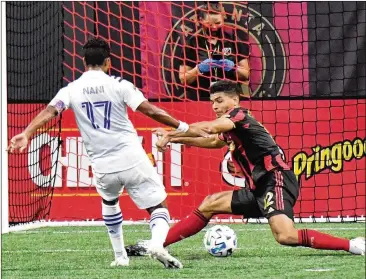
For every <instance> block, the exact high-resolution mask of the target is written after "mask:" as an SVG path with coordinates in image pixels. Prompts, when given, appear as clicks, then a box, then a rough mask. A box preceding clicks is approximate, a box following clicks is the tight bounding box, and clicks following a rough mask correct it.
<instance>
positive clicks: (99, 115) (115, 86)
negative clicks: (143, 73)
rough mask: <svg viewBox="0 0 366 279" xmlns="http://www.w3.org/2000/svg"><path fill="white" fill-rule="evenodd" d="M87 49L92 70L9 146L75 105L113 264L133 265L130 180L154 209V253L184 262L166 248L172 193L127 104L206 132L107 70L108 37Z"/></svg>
mask: <svg viewBox="0 0 366 279" xmlns="http://www.w3.org/2000/svg"><path fill="white" fill-rule="evenodd" d="M83 49H84V51H85V53H84V64H85V66H86V68H87V71H86V72H84V73H83V74H82V76H81V77H80V78H78V79H77V80H75V81H74V82H71V83H69V84H68V85H67V86H66V87H64V88H62V89H60V91H59V92H58V93H57V95H56V96H55V97H54V99H53V100H52V101H51V102H50V103H49V105H48V106H47V108H45V109H44V110H43V111H42V112H40V113H39V114H38V115H37V116H36V117H35V118H34V119H33V121H32V122H31V123H30V124H29V126H28V127H27V128H26V129H25V130H24V131H23V132H22V133H21V134H19V135H16V136H14V137H13V138H12V139H11V143H10V146H9V148H8V150H9V152H13V151H14V150H19V151H20V152H22V151H24V150H25V149H26V147H27V145H28V141H29V139H30V138H31V136H32V135H33V134H34V133H35V132H36V131H37V129H39V128H41V127H42V126H43V125H44V124H46V123H47V122H48V121H49V120H51V119H52V118H54V117H55V116H57V115H58V114H59V113H61V112H62V111H64V110H66V109H68V108H70V109H72V110H73V111H74V114H75V118H76V122H77V125H78V127H79V130H80V133H81V136H82V138H83V142H84V144H85V148H86V151H87V153H88V156H89V158H90V160H91V164H92V168H93V173H94V183H95V186H96V189H97V191H98V193H99V194H100V196H101V197H102V215H103V219H104V222H105V225H106V227H107V229H108V234H109V237H110V240H111V243H112V246H113V250H114V254H115V260H114V261H113V262H112V263H111V266H128V265H129V258H128V257H127V254H126V250H125V249H124V240H123V232H122V220H123V217H122V212H121V209H120V206H119V203H118V201H119V200H118V197H119V194H120V192H121V191H122V190H123V186H124V187H125V188H126V190H127V192H128V194H129V195H130V197H131V198H132V200H133V201H134V203H135V204H136V205H137V206H138V207H139V208H140V209H146V210H147V211H148V212H149V214H150V229H151V243H152V244H151V245H150V247H149V252H150V254H151V255H152V257H153V258H156V259H158V260H159V261H160V262H162V263H163V264H164V265H165V267H167V268H169V267H170V268H182V267H183V266H182V264H181V263H180V262H179V261H178V260H177V259H175V258H174V257H172V256H171V255H170V254H169V253H168V252H167V251H166V250H165V249H164V248H163V243H164V241H165V238H166V236H167V233H168V231H169V219H170V216H169V212H168V209H167V207H166V201H165V200H166V197H167V194H166V192H165V188H164V186H163V184H162V182H161V180H160V178H159V176H158V174H157V173H156V171H155V169H154V167H153V166H152V164H151V162H150V160H149V159H148V156H147V155H146V153H145V151H144V149H143V148H142V145H141V143H140V142H139V139H138V136H137V133H136V130H135V128H134V127H133V125H132V123H131V121H130V120H129V118H128V114H127V106H129V107H130V108H131V109H132V110H133V111H136V110H137V111H140V112H142V113H143V114H145V115H147V116H148V117H150V118H152V119H154V120H156V121H158V122H160V123H163V124H165V125H167V126H170V127H173V128H177V130H181V131H187V130H189V131H191V132H193V133H197V134H201V135H203V136H205V132H203V131H201V130H199V129H197V128H191V127H189V126H188V124H187V123H184V122H181V121H178V120H176V119H174V118H173V117H171V116H170V115H169V114H168V113H166V112H165V111H163V110H161V109H159V108H158V107H156V106H154V105H152V104H150V103H149V102H148V101H147V100H146V99H145V97H144V96H143V94H142V93H141V92H140V91H139V90H138V89H137V88H136V87H135V86H134V85H133V84H132V83H130V82H128V81H126V80H124V79H123V78H120V77H113V76H112V77H111V76H109V75H107V74H106V72H107V71H108V70H109V68H110V65H111V61H110V58H109V56H110V47H109V45H108V44H107V43H106V42H105V41H104V40H103V39H100V38H93V39H90V40H88V41H87V43H86V44H85V45H84V47H83Z"/></svg>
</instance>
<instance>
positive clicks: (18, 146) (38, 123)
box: [7, 106, 58, 153]
mask: <svg viewBox="0 0 366 279" xmlns="http://www.w3.org/2000/svg"><path fill="white" fill-rule="evenodd" d="M57 113H58V111H57V110H56V108H55V107H53V106H47V108H45V109H44V110H42V111H41V112H40V113H39V114H38V115H37V116H36V117H35V118H34V119H33V120H32V121H31V123H30V124H29V125H28V127H27V128H25V130H24V131H23V132H22V133H20V134H18V135H16V136H14V137H13V138H12V139H11V140H10V145H9V147H8V149H7V150H8V151H9V152H10V153H13V151H14V150H19V151H20V152H23V151H24V150H25V149H26V148H27V146H28V140H29V139H30V137H31V136H32V135H33V134H34V133H35V132H36V131H37V130H38V129H39V128H41V127H43V125H45V124H46V123H47V122H48V121H50V120H51V119H52V118H54V117H55V116H56V115H57Z"/></svg>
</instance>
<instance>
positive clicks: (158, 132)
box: [152, 128, 169, 137]
mask: <svg viewBox="0 0 366 279" xmlns="http://www.w3.org/2000/svg"><path fill="white" fill-rule="evenodd" d="M152 132H153V134H155V135H157V136H158V137H162V136H165V135H167V134H168V133H169V132H168V131H167V130H165V129H164V128H155V129H152Z"/></svg>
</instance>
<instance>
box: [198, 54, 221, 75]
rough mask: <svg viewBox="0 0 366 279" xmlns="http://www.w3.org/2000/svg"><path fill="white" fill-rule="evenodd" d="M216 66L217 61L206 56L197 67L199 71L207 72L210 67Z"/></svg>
mask: <svg viewBox="0 0 366 279" xmlns="http://www.w3.org/2000/svg"><path fill="white" fill-rule="evenodd" d="M217 67H219V61H218V60H215V59H210V58H207V59H205V60H203V61H202V62H201V63H199V64H198V69H199V70H200V72H201V73H208V72H210V71H211V68H217Z"/></svg>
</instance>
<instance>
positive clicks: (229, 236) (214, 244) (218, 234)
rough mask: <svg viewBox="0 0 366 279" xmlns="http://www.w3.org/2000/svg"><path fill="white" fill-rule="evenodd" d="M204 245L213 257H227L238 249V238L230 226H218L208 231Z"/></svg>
mask: <svg viewBox="0 0 366 279" xmlns="http://www.w3.org/2000/svg"><path fill="white" fill-rule="evenodd" d="M203 244H204V245H205V248H206V250H207V251H208V252H209V253H210V254H211V255H212V256H215V257H227V256H230V255H231V254H232V253H233V252H234V250H235V249H236V246H237V238H236V234H235V232H234V231H233V230H232V229H230V228H229V227H228V226H223V225H216V226H213V227H212V228H210V229H208V230H207V232H206V234H205V237H204V238H203Z"/></svg>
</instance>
